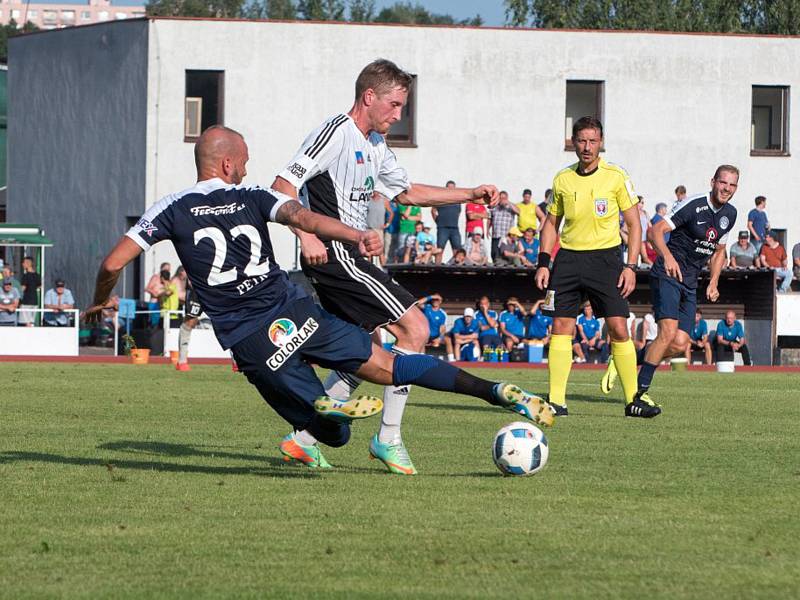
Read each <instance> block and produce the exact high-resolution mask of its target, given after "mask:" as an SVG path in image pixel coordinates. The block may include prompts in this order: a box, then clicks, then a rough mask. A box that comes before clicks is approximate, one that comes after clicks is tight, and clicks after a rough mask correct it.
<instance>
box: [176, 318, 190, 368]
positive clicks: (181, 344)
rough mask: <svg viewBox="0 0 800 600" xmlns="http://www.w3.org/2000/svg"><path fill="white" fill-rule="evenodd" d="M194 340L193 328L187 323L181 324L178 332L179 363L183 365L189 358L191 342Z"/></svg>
mask: <svg viewBox="0 0 800 600" xmlns="http://www.w3.org/2000/svg"><path fill="white" fill-rule="evenodd" d="M191 338H192V328H191V327H189V326H188V325H187V324H186V323H181V328H180V330H179V331H178V362H179V363H181V364H183V363H185V362H186V361H187V360H188V358H189V340H190V339H191Z"/></svg>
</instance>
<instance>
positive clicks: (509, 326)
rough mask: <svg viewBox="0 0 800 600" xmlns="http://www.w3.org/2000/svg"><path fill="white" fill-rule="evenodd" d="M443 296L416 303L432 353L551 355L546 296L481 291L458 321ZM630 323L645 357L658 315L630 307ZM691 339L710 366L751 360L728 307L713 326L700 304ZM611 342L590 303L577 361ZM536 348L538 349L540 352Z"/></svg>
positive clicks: (691, 354)
mask: <svg viewBox="0 0 800 600" xmlns="http://www.w3.org/2000/svg"><path fill="white" fill-rule="evenodd" d="M443 301H444V299H443V298H442V296H441V294H438V293H435V294H431V295H429V296H423V297H422V298H420V299H418V300H417V305H418V306H419V307H420V308H421V309H422V312H423V313H424V314H425V317H426V318H427V320H428V325H429V328H430V331H429V337H428V343H427V349H428V352H430V353H431V354H439V355H441V356H442V357H446V358H447V360H449V361H455V360H465V361H487V360H490V361H492V362H494V361H496V360H499V361H505V360H514V361H520V362H541V360H542V359H543V358H545V357H546V356H547V349H548V347H549V344H550V336H551V335H552V326H553V319H552V318H550V317H548V316H547V315H545V314H544V313H543V312H542V304H543V303H544V300H537V301H536V302H535V303H534V304H533V305H531V306H530V307H529V308H527V309H526V308H525V306H523V305H522V304H521V303H520V302H519V301H518V300H517V298H515V297H513V296H512V297H510V298H508V299H507V300H506V301H505V303H504V304H503V306H497V307H493V306H492V303H491V301H490V299H489V297H488V296H481V298H480V299H479V300H478V301H477V302H476V303H475V306H474V307H471V306H468V307H466V308H464V309H463V311H459V316H458V317H457V318H455V319H454V320H450V319H448V315H447V313H446V312H445V311H444V309H443V308H442V303H443ZM448 323H450V325H449V326H448ZM628 328H629V330H630V336H631V339H632V340H633V343H634V346H635V347H636V351H637V355H638V359H639V361H640V362H641V361H642V360H644V356H645V353H646V352H647V347H648V346H649V345H650V344H651V343H652V342H653V341H654V340H655V339H656V335H657V333H658V325H657V323H656V320H655V317H654V316H653V314H652V313H650V312H649V313H645V314H642V316H641V317H638V316H637V315H636V314H635V313H633V312H631V313H630V315H629V317H628ZM689 338H690V345H689V347H688V348H687V350H686V359H687V360H689V361H690V362H692V361H700V362H703V363H705V364H708V365H710V364H713V363H715V362H720V361H733V360H734V358H733V353H734V352H738V353H740V354H741V355H742V362H743V363H744V364H746V365H749V364H752V362H751V358H750V351H749V349H748V347H747V340H746V338H745V334H744V326H743V325H742V322H741V321H739V320H737V318H736V312H735V311H733V310H729V311H727V312H726V314H725V318H724V319H722V320H720V321H719V322H718V323H717V325H716V329H715V330H711V331H710V330H709V327H708V323H707V322H706V320H705V319H704V318H703V313H702V311H701V310H699V309H698V310H697V314H696V316H695V324H694V327H693V329H692V331H691V332H690V334H689ZM610 343H611V340H610V338H609V336H608V331H607V329H606V328H605V323H604V320H603V319H599V318H597V317H596V316H595V315H594V313H593V311H592V307H591V305H590V304H589V303H586V304H585V305H584V307H583V311H582V314H581V315H580V316H579V317H578V320H577V325H576V328H575V337H574V339H573V341H572V351H573V360H574V362H575V363H578V364H580V363H587V362H594V363H605V362H607V360H608V357H609V353H610ZM534 348H536V349H539V350H538V351H535V350H533V349H534Z"/></svg>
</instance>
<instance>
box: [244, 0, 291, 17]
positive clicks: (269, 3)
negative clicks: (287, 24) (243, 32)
mask: <svg viewBox="0 0 800 600" xmlns="http://www.w3.org/2000/svg"><path fill="white" fill-rule="evenodd" d="M242 17H244V18H245V19H284V20H287V21H290V20H293V19H296V18H297V6H295V4H294V2H292V0H253V1H252V2H250V3H249V4H248V5H247V6H245V7H244V8H243V9H242Z"/></svg>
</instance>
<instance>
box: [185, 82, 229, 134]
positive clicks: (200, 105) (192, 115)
mask: <svg viewBox="0 0 800 600" xmlns="http://www.w3.org/2000/svg"><path fill="white" fill-rule="evenodd" d="M224 98H225V71H189V70H187V71H186V96H185V99H184V122H183V123H184V124H183V141H185V142H192V143H194V142H196V141H197V138H199V137H200V134H201V133H203V131H205V130H206V129H207V128H208V127H211V126H212V125H223V124H224V120H225V115H224Z"/></svg>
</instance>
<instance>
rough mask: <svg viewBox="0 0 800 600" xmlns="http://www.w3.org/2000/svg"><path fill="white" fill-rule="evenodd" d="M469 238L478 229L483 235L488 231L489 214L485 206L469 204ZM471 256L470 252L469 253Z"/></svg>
mask: <svg viewBox="0 0 800 600" xmlns="http://www.w3.org/2000/svg"><path fill="white" fill-rule="evenodd" d="M466 212H467V237H466V239H469V238H471V237H472V235H473V234H474V233H475V230H476V229H480V230H481V234H483V233H485V232H486V231H488V228H487V219H488V218H489V212H488V211H487V210H486V207H485V206H484V205H483V204H475V203H474V202H468V203H467V208H466ZM467 254H468V255H469V252H467Z"/></svg>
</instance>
